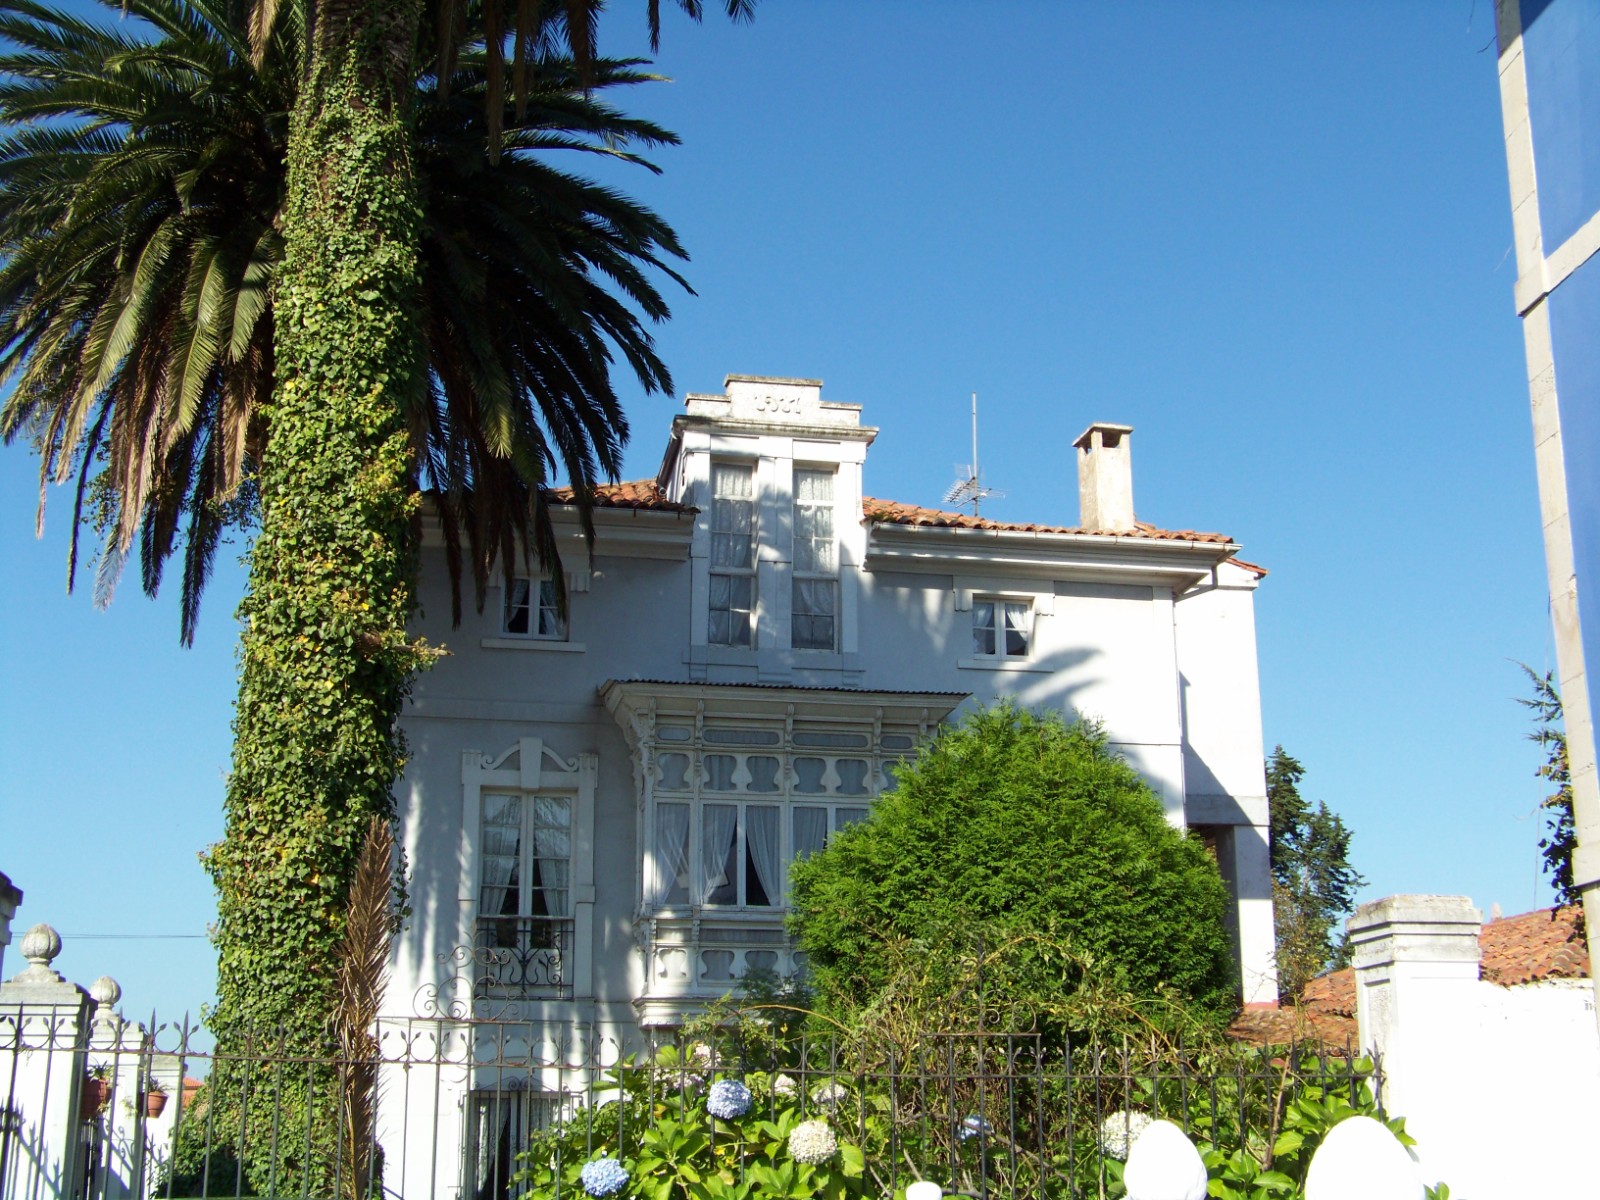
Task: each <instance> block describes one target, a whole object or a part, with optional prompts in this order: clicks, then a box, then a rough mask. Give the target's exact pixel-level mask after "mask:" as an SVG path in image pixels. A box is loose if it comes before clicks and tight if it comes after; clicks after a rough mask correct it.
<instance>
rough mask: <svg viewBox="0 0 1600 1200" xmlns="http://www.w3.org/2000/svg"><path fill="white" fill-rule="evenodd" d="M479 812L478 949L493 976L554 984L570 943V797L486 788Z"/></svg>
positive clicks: (505, 983) (498, 980)
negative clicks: (485, 954) (480, 827)
mask: <svg viewBox="0 0 1600 1200" xmlns="http://www.w3.org/2000/svg"><path fill="white" fill-rule="evenodd" d="M480 811H481V814H482V820H481V825H482V830H481V840H480V843H479V845H480V848H481V849H480V854H481V859H482V867H481V877H480V878H481V887H480V891H479V898H478V900H479V902H478V948H479V949H480V950H482V951H488V952H490V953H489V955H488V957H489V958H490V959H491V960H492V962H493V965H494V968H495V977H494V979H493V980H492V982H493V983H495V984H497V985H499V986H502V987H512V988H516V989H531V990H538V989H540V988H547V987H548V988H558V987H560V986H561V985H562V983H563V970H562V968H563V961H564V959H565V958H566V957H567V956H568V955H569V954H570V952H571V946H572V801H571V799H570V798H569V797H566V796H538V795H519V794H516V793H509V792H489V791H485V792H484V793H483V794H482V806H481V810H480Z"/></svg>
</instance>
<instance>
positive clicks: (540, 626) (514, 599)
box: [504, 576, 567, 642]
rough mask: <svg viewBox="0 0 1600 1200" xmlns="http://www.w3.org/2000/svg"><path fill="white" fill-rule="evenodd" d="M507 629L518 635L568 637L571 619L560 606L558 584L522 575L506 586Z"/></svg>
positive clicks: (546, 638)
mask: <svg viewBox="0 0 1600 1200" xmlns="http://www.w3.org/2000/svg"><path fill="white" fill-rule="evenodd" d="M504 620H505V623H504V630H505V632H506V633H508V634H511V635H512V636H514V637H529V638H543V639H545V640H546V641H551V642H564V641H566V640H567V622H566V621H565V619H563V617H562V616H561V613H560V612H559V610H558V609H557V606H556V585H555V581H554V580H550V579H528V578H525V577H523V576H518V577H517V578H516V579H513V580H512V581H511V586H510V587H509V588H507V589H506V610H505V614H504Z"/></svg>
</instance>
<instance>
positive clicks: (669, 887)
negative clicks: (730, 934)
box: [650, 804, 689, 908]
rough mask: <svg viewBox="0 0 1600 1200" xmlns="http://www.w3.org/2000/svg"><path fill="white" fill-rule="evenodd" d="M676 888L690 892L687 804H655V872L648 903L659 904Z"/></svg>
mask: <svg viewBox="0 0 1600 1200" xmlns="http://www.w3.org/2000/svg"><path fill="white" fill-rule="evenodd" d="M674 892H678V893H679V895H680V896H681V897H682V898H685V899H687V898H688V894H689V806H688V805H687V804H657V805H656V875H655V879H654V880H652V881H651V890H650V907H651V908H660V907H661V906H662V905H663V904H666V903H667V902H668V901H669V900H671V899H672V898H673V893H674Z"/></svg>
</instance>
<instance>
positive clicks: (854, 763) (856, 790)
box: [835, 758, 867, 796]
mask: <svg viewBox="0 0 1600 1200" xmlns="http://www.w3.org/2000/svg"><path fill="white" fill-rule="evenodd" d="M835 767H836V769H837V770H838V772H839V794H840V795H841V796H865V795H866V794H867V764H866V763H864V762H862V761H861V760H860V759H858V758H841V759H840V760H839V761H838V762H837V763H836V764H835Z"/></svg>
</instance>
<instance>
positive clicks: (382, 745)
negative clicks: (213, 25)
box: [207, 0, 425, 1194]
mask: <svg viewBox="0 0 1600 1200" xmlns="http://www.w3.org/2000/svg"><path fill="white" fill-rule="evenodd" d="M380 10H381V11H380ZM418 12H419V5H418V4H417V3H415V2H414V3H412V4H410V5H404V4H394V3H392V2H391V0H367V2H366V4H364V5H352V6H351V8H350V12H349V13H348V14H347V19H348V20H349V21H350V22H351V24H350V25H349V26H347V27H334V28H326V27H325V28H324V29H323V30H322V36H321V37H319V38H318V41H317V52H316V54H315V55H314V57H313V61H312V67H311V73H310V77H309V78H308V80H307V81H306V82H305V84H304V85H303V86H302V88H301V90H300V94H299V100H298V103H297V104H296V107H295V111H294V115H293V119H292V122H291V132H290V144H289V164H290V167H289V182H288V201H287V205H286V209H285V217H286V219H285V234H284V255H283V263H282V266H281V268H280V270H279V273H278V276H277V281H276V296H275V308H276V314H277V316H276V321H277V375H278V379H277V386H276V388H275V390H274V392H273V397H272V401H271V404H270V405H269V406H268V408H267V412H266V417H267V422H268V427H269V430H270V436H269V439H268V443H267V449H266V452H265V454H264V455H263V458H262V464H261V485H260V490H261V531H260V534H259V536H258V537H257V539H256V543H255V546H254V548H253V549H252V551H251V557H250V592H249V595H248V596H247V597H246V599H245V601H244V603H243V604H242V605H241V608H240V611H241V615H242V616H243V618H244V621H245V629H244V632H243V635H242V637H241V650H240V653H241V659H242V669H241V676H240V685H239V702H238V706H237V709H236V715H235V719H234V738H235V740H234V754H233V772H232V774H231V775H230V776H229V779H228V791H227V798H226V801H225V808H226V814H227V834H226V837H225V839H224V840H223V841H222V842H221V843H219V844H218V845H217V846H216V847H214V848H213V849H212V851H211V853H210V854H209V856H208V859H207V866H208V867H209V869H210V871H211V875H212V878H213V879H214V880H215V881H216V885H217V897H218V920H217V926H216V935H215V937H216V944H217V950H218V980H217V989H218V992H217V994H218V1004H217V1008H216V1010H215V1012H214V1013H213V1014H212V1018H211V1025H212V1028H213V1030H214V1031H215V1032H216V1034H217V1039H218V1043H219V1046H221V1047H227V1048H230V1049H235V1050H237V1049H238V1047H239V1046H240V1044H241V1042H243V1041H244V1040H245V1039H246V1038H248V1037H249V1036H250V1035H251V1031H252V1030H254V1031H261V1030H272V1031H280V1030H281V1031H282V1033H281V1048H280V1053H281V1052H283V1051H287V1052H288V1053H290V1054H294V1053H306V1054H316V1053H317V1052H318V1051H319V1050H321V1048H322V1047H324V1046H325V1045H326V1044H327V1039H328V1038H329V1036H330V1033H331V1028H330V1022H331V1018H332V1014H333V1011H334V1007H335V1004H336V1002H337V998H338V978H337V970H336V967H337V963H338V960H339V954H338V952H339V948H340V945H341V942H342V940H343V937H344V928H345V923H344V914H345V904H346V894H347V890H348V887H349V882H350V879H351V877H352V875H353V873H354V869H355V863H356V857H357V854H358V852H359V850H360V847H361V844H362V842H363V840H364V839H365V836H366V832H367V829H368V826H369V824H370V822H371V820H372V818H374V817H378V818H380V819H383V820H389V819H392V817H393V800H392V798H391V795H390V788H391V786H392V784H393V782H394V780H395V778H396V777H397V776H398V775H399V772H400V767H401V764H402V762H403V761H404V745H403V742H402V739H401V737H400V734H399V731H398V729H397V727H396V720H397V718H398V716H399V711H400V705H401V703H402V700H403V698H404V696H405V694H406V691H407V689H408V687H409V685H410V681H411V678H412V676H413V675H414V673H415V672H416V670H417V669H418V667H419V666H420V665H422V663H423V662H424V661H425V650H424V648H422V647H418V646H415V645H413V644H411V643H410V642H409V641H408V639H407V635H406V624H407V621H408V620H409V618H410V616H411V612H412V608H413V578H414V575H415V562H414V558H415V546H414V542H413V538H412V532H411V531H412V526H413V516H414V511H415V507H416V498H415V493H414V490H413V487H412V479H413V473H414V470H415V463H414V459H413V456H412V453H411V443H410V439H409V437H408V435H407V429H406V424H405V414H406V413H407V412H408V411H410V410H412V409H413V408H414V407H415V406H416V404H417V402H418V401H419V399H420V397H421V396H422V394H423V391H424V385H425V381H424V378H423V364H422V362H421V358H420V355H419V339H418V329H417V326H416V319H415V313H416V312H417V299H418V297H419V296H420V291H421V281H420V271H419V264H418V255H417V250H416V247H417V244H418V236H419V229H420V225H421V220H422V211H421V204H420V202H419V197H418V188H417V182H416V177H415V174H414V171H413V170H412V166H411V164H412V155H411V142H410V136H409V129H408V127H407V123H406V115H405V112H404V109H403V106H402V105H400V104H399V103H398V102H397V100H396V96H397V89H398V82H399V80H400V79H409V78H411V75H412V72H411V68H410V65H409V64H410V54H411V47H412V46H413V45H414V42H415V34H416V30H415V22H416V20H417V16H418ZM325 19H326V18H325ZM408 22H409V24H408ZM397 59H398V61H396V60H397ZM273 1082H274V1085H275V1086H274V1087H273V1089H271V1091H270V1092H269V1089H268V1088H267V1087H266V1086H265V1084H266V1083H267V1080H266V1079H265V1078H263V1079H261V1080H260V1081H259V1084H258V1086H256V1087H255V1088H254V1089H253V1090H252V1091H249V1092H247V1091H246V1084H245V1082H243V1081H241V1082H240V1090H239V1093H238V1094H240V1095H241V1096H244V1095H249V1096H250V1097H251V1100H250V1102H249V1103H247V1104H246V1105H245V1108H244V1111H243V1112H242V1113H240V1114H238V1119H239V1120H240V1121H241V1123H242V1126H243V1128H245V1129H248V1130H250V1131H252V1132H255V1131H259V1130H261V1129H263V1128H270V1125H267V1126H263V1125H262V1124H261V1120H260V1118H261V1117H262V1116H264V1115H265V1106H266V1105H268V1104H269V1103H270V1104H273V1105H275V1106H279V1107H281V1108H282V1109H284V1110H286V1111H287V1112H288V1114H290V1116H291V1117H292V1118H294V1119H295V1121H296V1126H297V1127H299V1128H304V1129H305V1130H306V1136H305V1141H306V1143H307V1144H308V1149H309V1153H308V1154H307V1155H306V1156H305V1158H304V1159H303V1160H302V1159H301V1157H300V1156H299V1155H294V1154H289V1155H281V1154H274V1155H272V1156H271V1169H272V1171H273V1172H274V1173H276V1172H278V1171H280V1170H282V1171H284V1172H286V1173H287V1174H288V1175H289V1177H291V1178H292V1177H295V1176H297V1175H300V1174H301V1172H302V1170H303V1171H305V1172H306V1173H307V1175H308V1177H309V1183H310V1185H311V1188H312V1190H313V1191H316V1192H318V1193H320V1194H327V1190H328V1189H329V1188H330V1187H331V1185H332V1182H333V1175H334V1173H335V1160H336V1152H335V1148H336V1146H337V1143H338V1129H337V1126H338V1114H337V1109H338V1092H337V1084H336V1073H335V1072H334V1070H333V1069H332V1068H331V1067H325V1068H322V1069H320V1070H318V1069H308V1070H307V1071H306V1072H305V1074H304V1075H303V1076H301V1075H299V1073H296V1074H295V1075H294V1076H292V1077H288V1078H283V1079H278V1080H274V1081H273ZM257 1105H259V1106H260V1107H261V1109H262V1111H261V1112H257V1111H256V1106H257ZM230 1119H232V1115H231V1114H230ZM244 1158H245V1160H246V1167H247V1170H248V1169H249V1168H251V1167H252V1166H254V1165H256V1164H257V1163H259V1161H260V1158H261V1155H260V1154H252V1153H250V1151H249V1148H248V1147H247V1151H246V1154H245V1155H244ZM251 1182H252V1183H253V1184H254V1185H255V1186H256V1187H257V1188H259V1189H262V1191H263V1194H267V1193H269V1192H270V1191H271V1189H272V1187H273V1185H274V1183H275V1182H276V1181H275V1179H272V1178H267V1179H262V1178H258V1177H256V1176H255V1175H252V1179H251Z"/></svg>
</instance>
